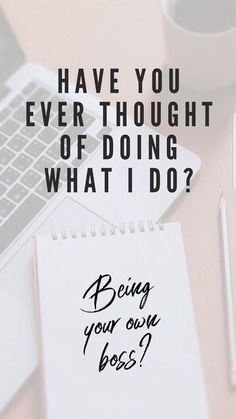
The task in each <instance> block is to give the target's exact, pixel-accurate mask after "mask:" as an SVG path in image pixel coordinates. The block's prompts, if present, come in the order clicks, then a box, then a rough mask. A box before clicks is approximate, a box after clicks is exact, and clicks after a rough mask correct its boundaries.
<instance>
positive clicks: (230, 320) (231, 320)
mask: <svg viewBox="0 0 236 419" xmlns="http://www.w3.org/2000/svg"><path fill="white" fill-rule="evenodd" d="M220 218H221V227H222V244H223V253H224V273H225V297H226V314H227V327H228V340H229V342H228V344H229V352H230V376H231V383H232V385H236V330H235V312H234V299H233V286H232V279H231V269H230V256H229V239H228V226H227V211H226V203H225V197H224V195H223V194H222V195H221V198H220Z"/></svg>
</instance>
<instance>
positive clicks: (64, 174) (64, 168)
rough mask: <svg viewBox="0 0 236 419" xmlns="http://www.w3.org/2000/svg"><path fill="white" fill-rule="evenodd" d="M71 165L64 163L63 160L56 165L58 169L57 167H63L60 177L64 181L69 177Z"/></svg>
mask: <svg viewBox="0 0 236 419" xmlns="http://www.w3.org/2000/svg"><path fill="white" fill-rule="evenodd" d="M69 167H71V166H69V165H68V164H66V163H64V162H63V161H62V162H60V163H59V164H58V165H57V166H56V169H57V168H60V169H61V171H60V179H61V180H62V181H66V179H67V169H68V168H69Z"/></svg>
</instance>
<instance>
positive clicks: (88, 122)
mask: <svg viewBox="0 0 236 419" xmlns="http://www.w3.org/2000/svg"><path fill="white" fill-rule="evenodd" d="M93 121H95V118H94V117H93V116H92V115H89V114H88V113H86V112H84V113H83V123H84V126H85V128H86V129H87V128H88V127H89V126H90V125H91V124H92V123H93Z"/></svg>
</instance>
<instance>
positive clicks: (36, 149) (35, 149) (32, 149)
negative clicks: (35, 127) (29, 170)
mask: <svg viewBox="0 0 236 419" xmlns="http://www.w3.org/2000/svg"><path fill="white" fill-rule="evenodd" d="M45 148H46V146H45V145H44V144H42V143H40V141H38V140H33V141H32V142H31V143H30V145H29V146H28V147H27V148H26V149H25V151H26V152H27V153H28V154H30V155H31V156H32V157H38V156H39V155H40V154H41V153H42V152H43V150H45Z"/></svg>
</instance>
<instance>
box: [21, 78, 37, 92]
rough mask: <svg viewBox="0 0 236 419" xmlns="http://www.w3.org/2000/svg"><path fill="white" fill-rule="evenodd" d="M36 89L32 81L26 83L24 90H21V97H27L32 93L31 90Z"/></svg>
mask: <svg viewBox="0 0 236 419" xmlns="http://www.w3.org/2000/svg"><path fill="white" fill-rule="evenodd" d="M35 88H36V83H34V82H33V81H31V82H30V83H28V84H27V85H26V86H25V87H24V89H23V90H22V93H23V95H29V94H30V93H32V92H33V90H34V89H35Z"/></svg>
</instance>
